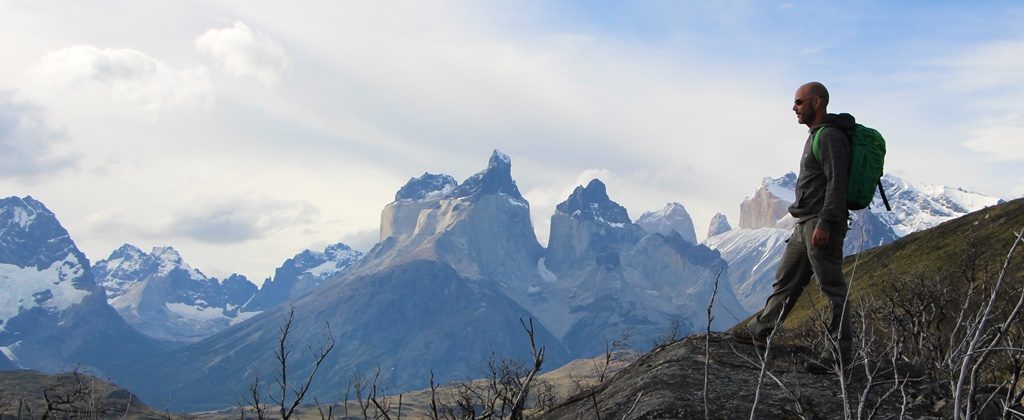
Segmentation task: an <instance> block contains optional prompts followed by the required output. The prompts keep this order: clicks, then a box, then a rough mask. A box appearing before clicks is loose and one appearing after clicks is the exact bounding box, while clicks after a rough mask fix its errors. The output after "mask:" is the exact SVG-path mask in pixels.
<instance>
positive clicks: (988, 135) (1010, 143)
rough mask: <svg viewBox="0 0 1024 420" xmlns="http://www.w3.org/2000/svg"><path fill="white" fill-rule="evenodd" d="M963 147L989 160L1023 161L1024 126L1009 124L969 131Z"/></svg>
mask: <svg viewBox="0 0 1024 420" xmlns="http://www.w3.org/2000/svg"><path fill="white" fill-rule="evenodd" d="M964 146H966V147H967V148H968V149H971V150H974V151H977V152H981V153H984V154H986V155H987V156H988V157H989V159H991V160H997V161H1015V160H1024V125H1021V124H1012V123H1009V124H999V125H992V126H988V127H983V128H978V129H974V130H971V131H970V132H968V133H967V140H966V141H965V142H964Z"/></svg>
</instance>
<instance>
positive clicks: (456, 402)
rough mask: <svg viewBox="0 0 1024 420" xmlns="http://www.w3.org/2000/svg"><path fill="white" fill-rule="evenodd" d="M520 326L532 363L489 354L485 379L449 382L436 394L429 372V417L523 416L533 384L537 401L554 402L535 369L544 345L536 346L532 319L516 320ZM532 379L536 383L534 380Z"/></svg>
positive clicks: (516, 419) (473, 419)
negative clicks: (538, 378) (524, 335)
mask: <svg viewBox="0 0 1024 420" xmlns="http://www.w3.org/2000/svg"><path fill="white" fill-rule="evenodd" d="M520 322H521V323H522V325H523V329H524V330H525V331H526V334H527V336H528V337H529V338H530V356H531V361H532V364H530V365H526V364H524V363H522V362H519V361H516V360H512V359H502V358H498V357H497V355H491V357H490V358H489V359H488V360H487V362H486V363H485V365H486V367H485V369H486V371H487V373H488V376H487V379H485V380H478V381H461V382H454V383H452V384H451V385H450V386H449V387H448V388H447V389H446V391H447V392H443V393H442V394H446V395H442V396H441V397H440V398H439V397H438V395H437V394H438V392H437V391H438V388H439V386H438V385H436V384H435V383H434V378H433V373H431V378H430V389H431V403H430V409H431V412H430V414H429V415H430V416H431V418H432V419H446V420H483V419H506V418H507V419H510V420H523V419H524V418H525V412H526V402H527V398H529V396H530V394H531V392H532V390H533V387H534V386H536V387H538V388H539V391H538V392H536V393H535V394H536V400H537V404H538V405H541V406H544V405H547V406H553V405H554V394H553V392H552V391H551V386H550V384H547V383H545V382H542V381H537V380H536V379H537V373H538V372H540V369H541V367H542V366H543V364H544V347H540V348H538V347H537V342H536V334H535V329H534V326H533V319H530V320H529V322H528V323H527V322H526V321H522V320H520ZM535 382H536V383H535Z"/></svg>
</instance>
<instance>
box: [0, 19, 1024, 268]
mask: <svg viewBox="0 0 1024 420" xmlns="http://www.w3.org/2000/svg"><path fill="white" fill-rule="evenodd" d="M1022 21H1024V6H1022V5H1020V4H1019V3H1017V2H977V3H969V2H798V1H793V2H778V3H769V2H753V1H751V2H675V1H664V2H656V1H649V2H618V1H564V2H546V1H524V2H469V1H466V2H462V1H431V2H388V1H373V2H350V1H344V2H334V1H330V2H327V1H324V2H317V1H313V2H304V3H302V4H300V5H297V4H291V3H289V4H285V3H279V2H264V1H241V0H238V1H175V2H170V1H166V2H165V1H155V2H145V3H142V2H134V1H120V2H115V1H108V2H92V3H89V4H88V5H84V4H81V2H70V1H69V2H45V3H41V2H25V1H10V0H0V50H2V51H3V52H4V60H2V61H0V150H3V152H4V153H2V154H0V193H2V195H4V196H8V195H19V196H22V195H32V196H34V197H36V198H38V199H40V200H41V201H43V202H44V203H45V204H47V206H49V207H50V208H51V209H52V210H54V211H55V212H56V213H57V215H58V217H59V218H60V219H61V221H62V222H63V223H64V225H65V226H66V227H67V228H68V229H69V231H70V232H71V234H72V237H73V238H74V239H75V240H76V242H77V243H78V244H79V246H80V247H82V248H83V250H84V251H85V252H86V254H87V255H88V256H89V257H90V258H91V259H92V260H94V261H95V260H98V259H101V258H104V257H106V256H107V255H108V254H109V253H110V252H111V251H112V250H114V249H116V248H117V247H118V246H119V245H121V244H122V243H125V242H128V243H132V244H135V245H137V246H141V247H143V248H147V247H152V246H161V245H171V246H174V247H175V248H177V249H178V250H179V251H181V253H182V255H183V257H184V258H185V259H186V260H187V261H189V262H190V263H191V264H192V265H193V266H195V267H197V268H199V269H201V270H204V271H205V272H207V273H210V274H214V275H218V276H224V275H226V274H229V273H231V272H241V273H243V274H245V275H247V276H249V277H250V279H253V280H254V281H256V282H259V281H260V279H262V278H264V277H266V276H269V275H271V274H272V272H273V268H274V267H275V266H276V265H278V264H280V263H281V262H282V261H283V260H284V259H285V258H287V257H290V256H291V255H294V254H295V253H297V252H298V251H301V250H302V249H304V248H319V249H322V248H323V247H325V246H326V245H327V244H329V243H333V242H337V241H346V242H349V243H351V244H353V245H355V246H357V247H361V248H366V247H368V246H370V245H372V243H373V242H374V240H375V239H376V229H377V227H378V224H379V217H380V216H379V215H380V210H381V208H382V207H383V206H384V205H385V204H387V203H388V202H389V201H391V200H392V199H393V197H394V192H395V191H396V190H397V189H398V188H399V187H400V186H401V185H402V184H403V183H404V182H405V181H406V180H408V179H409V178H410V177H413V176H418V175H420V174H422V173H423V172H432V173H438V172H445V173H448V174H451V175H452V176H454V177H455V178H457V179H459V180H462V179H465V178H466V177H468V176H470V175H472V174H473V173H475V172H476V171H478V170H480V169H482V168H483V166H484V165H485V164H486V162H487V158H488V156H489V155H490V153H491V151H492V150H493V149H500V150H502V151H504V152H506V153H508V154H509V155H510V156H511V157H512V161H513V176H514V177H515V178H516V180H517V182H518V184H519V187H520V189H521V190H522V191H523V193H524V195H525V196H526V198H527V199H528V200H529V201H530V203H531V212H532V215H533V223H534V226H535V229H536V231H537V234H538V237H539V238H540V240H541V241H542V242H544V241H546V237H547V229H548V221H549V218H550V215H551V213H552V212H553V211H554V206H555V205H556V204H557V203H558V202H560V201H562V200H563V199H565V197H566V196H567V195H568V194H569V193H570V192H571V191H572V189H573V188H574V187H575V186H576V185H579V184H585V183H586V182H588V181H589V180H590V179H591V178H593V177H599V178H601V179H602V180H603V181H605V183H606V184H607V185H608V191H609V194H610V195H611V196H612V198H613V199H614V200H616V201H618V202H620V203H621V204H623V205H624V206H626V207H627V209H628V210H629V212H630V215H631V217H633V218H634V219H635V218H636V217H638V216H639V215H640V214H641V213H642V212H644V211H647V210H655V209H659V208H661V207H662V206H664V205H665V203H666V202H669V201H677V202H681V203H683V204H684V205H685V206H686V207H687V209H688V210H689V211H690V213H691V215H692V216H693V218H694V222H695V224H696V226H697V230H698V232H697V234H698V237H703V234H704V231H705V229H706V227H707V223H708V221H709V219H710V218H711V216H712V215H713V214H714V213H716V212H722V213H724V214H726V215H727V216H729V218H730V220H731V221H733V222H735V221H737V220H738V208H739V203H740V202H741V201H742V200H743V199H744V198H746V197H747V196H749V195H751V194H752V193H753V192H754V190H755V189H756V188H757V186H758V185H759V183H760V180H761V178H762V177H765V176H780V175H782V174H784V173H785V172H787V171H791V170H795V169H796V163H797V160H798V158H799V156H798V154H799V150H800V148H801V146H802V142H803V136H804V133H805V131H804V128H803V127H801V126H799V125H797V124H796V121H795V117H794V115H793V114H792V111H791V110H790V106H791V103H792V95H793V92H794V90H795V88H796V87H797V86H799V85H800V84H802V83H804V82H807V81H810V80H818V81H821V82H823V83H825V84H826V85H827V86H828V87H829V89H830V91H831V93H832V102H831V106H830V110H831V111H834V112H838V111H842V112H850V113H852V114H854V115H855V116H857V117H858V120H859V121H861V122H863V123H865V124H867V125H870V126H873V127H875V128H878V129H879V130H881V131H882V133H883V134H885V135H886V137H887V139H888V141H889V155H888V161H887V168H886V169H887V170H888V171H889V172H892V173H894V174H896V175H899V176H901V177H904V178H906V179H908V180H910V181H913V182H918V183H930V184H945V185H951V186H958V187H963V188H966V189H969V190H974V191H978V192H981V193H985V194H989V195H995V196H999V197H1003V198H1016V197H1020V196H1021V195H1022V194H1024V169H1022V168H1024V165H1021V161H1024V116H1022V115H1021V111H1020V106H1021V104H1024V58H1022V57H1024V25H1020V22H1022Z"/></svg>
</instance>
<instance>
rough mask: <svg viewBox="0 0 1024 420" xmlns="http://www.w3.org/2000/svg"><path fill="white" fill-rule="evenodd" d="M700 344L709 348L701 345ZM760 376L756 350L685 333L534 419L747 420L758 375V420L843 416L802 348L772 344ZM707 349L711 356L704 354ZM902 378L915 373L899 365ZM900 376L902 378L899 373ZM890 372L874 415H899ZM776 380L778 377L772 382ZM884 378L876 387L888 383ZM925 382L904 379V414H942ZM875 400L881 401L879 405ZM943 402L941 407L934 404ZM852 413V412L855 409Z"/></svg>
mask: <svg viewBox="0 0 1024 420" xmlns="http://www.w3.org/2000/svg"><path fill="white" fill-rule="evenodd" d="M705 345H707V346H708V347H707V348H705ZM770 351H771V354H772V355H773V356H772V357H771V358H770V360H769V362H768V365H767V370H766V374H765V375H764V376H762V375H761V366H760V363H759V362H758V360H759V359H758V356H757V355H756V354H755V352H754V347H753V346H749V345H742V344H737V343H735V342H734V341H733V340H732V339H731V338H728V337H726V336H724V335H721V334H715V335H712V336H710V337H708V340H705V336H704V335H699V336H691V337H688V338H686V339H684V340H682V341H679V342H675V343H671V344H668V345H665V346H662V347H659V348H656V349H654V350H653V351H651V352H650V353H648V354H647V355H644V356H642V357H641V358H640V359H638V360H637V361H636V362H633V363H632V364H631V365H629V366H628V367H626V368H625V369H623V370H622V371H620V372H619V373H618V374H616V375H615V376H614V377H613V378H612V379H610V380H608V381H606V382H605V383H603V384H600V385H598V386H596V387H595V388H594V389H592V390H588V391H585V392H582V393H579V394H577V395H576V396H574V397H571V398H569V399H568V400H567V401H566V402H565V403H563V404H561V405H560V406H558V407H556V408H554V409H552V410H550V411H549V412H547V413H544V414H543V415H541V416H540V418H541V419H544V420H563V419H564V420H576V419H597V418H602V419H630V420H633V419H679V420H683V419H702V418H712V419H740V418H751V417H752V416H751V411H752V409H753V408H754V400H755V392H758V381H759V378H763V379H762V383H761V385H760V390H759V394H758V395H757V397H756V398H757V406H756V409H755V410H753V411H754V414H755V416H756V417H757V418H765V419H786V418H814V419H819V418H820V419H832V418H843V417H844V416H843V412H844V407H843V402H842V401H843V398H844V395H843V393H842V390H841V388H840V387H839V381H838V380H837V377H836V376H835V375H833V374H825V375H815V374H810V373H806V372H805V371H804V369H803V363H804V361H805V360H808V359H810V358H812V357H813V354H812V353H811V352H810V351H809V350H808V349H806V348H803V347H797V346H783V345H778V346H774V347H773V348H772V349H771V350H770ZM705 352H707V353H708V354H709V356H710V357H708V356H705V354H706V353H705ZM705 368H707V392H706V396H707V406H706V407H707V411H705V400H704V396H705V388H704V371H705ZM900 374H901V375H907V374H916V375H917V376H916V377H920V371H919V370H915V369H912V368H908V367H901V372H900ZM851 375H852V376H851V377H850V378H849V379H848V381H847V386H848V388H847V393H846V396H845V397H846V398H847V399H848V401H850V404H851V406H852V410H857V402H858V401H859V400H858V399H859V397H860V396H861V394H862V392H863V390H864V388H865V385H866V384H867V381H866V378H865V375H864V368H863V366H861V365H855V366H853V367H852V370H851ZM904 377H905V376H904ZM892 378H893V374H892V369H888V371H886V370H885V369H881V370H880V373H879V374H878V376H877V377H876V378H875V381H876V386H875V387H874V388H873V390H872V391H870V392H869V393H868V398H867V405H866V408H865V412H864V414H866V411H867V410H871V409H872V407H874V406H875V403H876V402H878V407H877V411H876V412H875V416H877V417H880V418H885V417H889V416H895V417H899V415H900V413H901V410H902V409H903V399H902V395H901V394H900V392H899V390H896V392H893V393H889V394H888V395H885V394H886V392H887V391H889V390H890V389H891V388H892ZM776 379H777V381H776ZM886 380H888V383H884V384H879V383H878V382H882V381H886ZM931 386H932V385H931V384H929V383H927V382H922V381H909V382H908V385H907V387H906V391H907V393H908V402H907V405H906V411H905V415H906V416H907V417H909V418H940V417H942V416H944V415H945V413H943V412H941V411H940V412H934V411H932V409H933V407H935V403H936V401H937V400H938V397H937V396H936V393H935V392H934V390H933V389H932V388H931ZM879 401H880V402H879ZM939 407H941V406H939ZM854 414H855V413H854Z"/></svg>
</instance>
